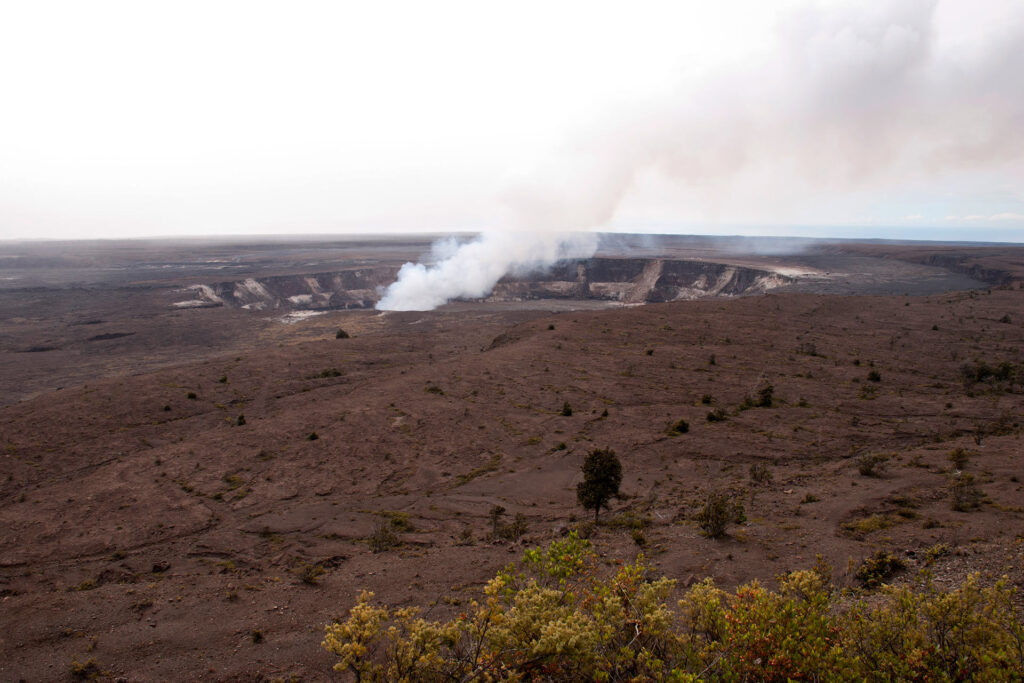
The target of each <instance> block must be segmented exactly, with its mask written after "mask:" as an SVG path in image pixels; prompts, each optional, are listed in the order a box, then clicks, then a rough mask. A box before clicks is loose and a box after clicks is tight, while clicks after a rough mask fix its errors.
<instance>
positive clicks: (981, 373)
mask: <svg viewBox="0 0 1024 683" xmlns="http://www.w3.org/2000/svg"><path fill="white" fill-rule="evenodd" d="M960 376H961V377H962V378H963V381H964V384H965V385H967V387H972V386H974V385H976V384H988V385H990V386H993V387H996V388H1005V389H1008V390H1009V391H1013V389H1014V387H1015V386H1016V385H1019V384H1024V368H1022V367H1021V366H1018V365H1016V364H1014V363H1011V362H1009V361H1001V362H999V363H996V364H994V365H989V364H988V363H987V362H985V361H981V360H976V361H974V362H973V363H965V364H964V365H962V366H961V367H960Z"/></svg>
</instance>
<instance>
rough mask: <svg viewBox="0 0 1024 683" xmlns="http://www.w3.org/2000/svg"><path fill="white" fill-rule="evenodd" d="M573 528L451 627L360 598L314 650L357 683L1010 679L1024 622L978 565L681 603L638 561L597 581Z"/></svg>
mask: <svg viewBox="0 0 1024 683" xmlns="http://www.w3.org/2000/svg"><path fill="white" fill-rule="evenodd" d="M598 568H599V563H598V561H597V558H596V556H595V555H594V554H593V552H592V551H591V549H590V544H589V543H588V542H587V541H585V540H582V539H579V538H578V537H576V535H575V534H571V535H570V536H568V537H567V538H565V539H563V540H558V541H555V542H553V543H552V544H551V545H550V546H549V547H548V548H547V549H532V550H528V551H526V553H525V555H524V557H523V561H522V563H521V567H520V569H519V570H518V571H516V570H515V569H514V567H512V566H509V567H508V568H506V569H505V570H504V571H502V572H500V573H499V574H498V575H497V576H496V577H495V578H493V579H492V580H491V581H490V582H488V584H487V586H486V588H485V589H484V595H483V598H482V600H481V601H479V602H477V601H474V602H472V603H471V605H470V606H469V608H468V609H467V610H466V611H465V612H464V613H462V614H460V615H458V616H457V617H455V618H454V619H452V620H450V621H427V620H425V619H423V618H421V617H420V616H418V612H417V610H416V609H415V608H401V609H395V610H390V609H388V608H387V607H384V606H382V605H378V604H375V603H374V602H373V594H372V593H366V592H364V593H362V594H361V595H360V596H359V599H358V601H357V603H356V605H355V606H354V607H353V608H352V610H351V611H350V613H349V616H348V618H347V619H346V620H345V621H343V622H337V623H333V624H331V625H329V626H328V627H327V633H326V637H325V639H324V641H323V647H325V648H326V649H327V650H329V651H330V652H332V653H334V654H335V655H337V656H338V657H339V661H338V663H337V664H336V665H335V667H334V668H335V669H336V670H337V671H341V672H343V671H351V672H353V673H354V674H355V677H356V680H358V681H455V680H465V681H469V680H473V681H498V680H502V681H552V680H554V681H591V680H598V681H602V680H603V681H622V680H631V681H649V680H669V681H699V680H720V681H755V680H756V681H780V682H782V681H787V680H830V681H863V680H872V681H874V680H922V681H923V680H928V681H954V680H956V681H983V680H1013V679H1015V677H1017V676H1019V675H1020V672H1021V671H1022V670H1024V626H1022V624H1021V620H1020V616H1019V615H1018V614H1017V613H1016V611H1015V608H1014V605H1013V601H1012V600H1013V591H1012V589H1010V588H1008V587H1007V586H1006V584H1005V582H1000V583H997V584H996V585H995V586H993V587H991V588H985V587H982V586H981V584H980V582H979V580H978V577H977V575H974V576H971V577H969V578H968V579H967V581H965V582H964V584H963V585H961V586H960V587H959V588H957V589H956V590H954V591H952V592H949V593H944V592H941V591H938V590H937V589H935V588H934V587H933V586H932V585H931V583H930V582H929V581H927V579H925V580H923V582H922V583H921V584H920V585H919V586H917V587H915V588H909V587H902V588H891V587H888V586H884V587H883V588H882V594H881V595H880V596H878V597H879V599H877V600H872V602H871V604H870V605H867V604H864V603H857V604H855V605H853V606H847V607H844V606H842V605H840V604H839V600H837V598H836V596H835V594H834V593H833V592H832V591H831V590H830V588H829V585H828V577H827V572H826V571H823V570H822V568H818V569H815V570H810V571H796V572H792V573H790V574H787V575H785V576H782V577H780V579H779V580H780V588H779V590H778V591H777V592H774V591H770V590H768V589H766V588H764V587H763V586H761V585H760V584H758V583H757V582H756V581H754V582H752V583H749V584H747V585H744V586H740V587H739V588H737V589H736V590H735V591H734V592H728V591H723V590H721V589H719V588H717V587H715V585H714V583H713V582H712V581H711V580H710V579H707V580H705V581H703V582H700V583H697V584H695V585H694V586H693V587H691V588H690V589H689V590H688V591H687V592H686V594H685V595H683V597H682V599H681V600H679V601H678V602H677V603H676V606H675V608H673V607H672V606H670V602H671V595H672V593H673V591H674V589H675V582H674V581H672V580H670V579H667V578H664V577H663V578H660V579H656V580H651V579H650V578H649V577H648V574H649V571H650V567H649V566H648V565H646V564H645V562H644V559H643V556H641V557H640V558H638V559H637V560H636V562H634V563H632V564H623V565H621V566H620V567H619V569H618V571H616V572H615V573H614V574H613V575H612V576H610V577H606V578H601V577H600V576H598Z"/></svg>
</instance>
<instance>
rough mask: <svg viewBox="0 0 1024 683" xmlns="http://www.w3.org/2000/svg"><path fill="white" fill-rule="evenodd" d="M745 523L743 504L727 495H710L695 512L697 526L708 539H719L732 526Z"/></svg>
mask: <svg viewBox="0 0 1024 683" xmlns="http://www.w3.org/2000/svg"><path fill="white" fill-rule="evenodd" d="M745 521H747V516H746V514H745V512H744V509H743V503H741V502H740V501H739V500H737V499H736V497H735V496H733V495H732V494H729V493H712V494H711V495H709V496H708V500H707V502H706V503H704V507H702V508H701V509H700V511H699V512H697V525H698V526H700V528H701V530H702V531H703V532H704V535H706V536H707V537H708V538H721V537H723V536H725V535H726V533H727V532H728V530H729V527H730V526H732V525H733V524H742V523H743V522H745Z"/></svg>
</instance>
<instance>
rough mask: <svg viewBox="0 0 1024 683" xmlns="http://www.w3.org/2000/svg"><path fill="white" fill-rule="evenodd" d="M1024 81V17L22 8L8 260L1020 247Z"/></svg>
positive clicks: (628, 9)
mask: <svg viewBox="0 0 1024 683" xmlns="http://www.w3.org/2000/svg"><path fill="white" fill-rule="evenodd" d="M1022 74H1024V3H1021V2H1018V1H1015V0H1010V1H1004V2H1000V1H996V0H984V1H982V0H971V1H968V0H963V1H950V0H938V1H932V0H895V1H892V2H843V3H839V2H818V3H807V2H756V1H752V2H731V1H724V2H713V3H712V2H679V1H678V0H677V1H673V2H630V3H595V2H557V3H551V2H523V1H518V2H514V3H513V2H510V3H489V2H443V1H442V2H401V3H396V2H373V3H370V2H365V3H355V2H351V3H349V2H288V3H283V2H275V3H266V2H250V1H238V2H217V1H212V2H180V1H177V2H105V1H102V0H101V1H99V2H47V1H45V0H43V1H31V2H6V3H3V4H2V5H0V239H4V238H68V237H72V238H92V237H125V236H133V237H139V236H155V235H212V234H260V233H291V234H313V233H354V232H355V233H379V232H408V231H432V232H453V231H474V232H483V233H484V235H485V237H484V238H483V239H482V241H481V242H480V243H478V244H477V246H475V247H473V249H474V250H476V253H474V254H472V255H469V256H471V257H472V258H473V259H474V260H476V261H479V259H480V258H483V255H487V258H485V259H484V260H489V259H491V257H492V256H493V257H494V259H497V261H498V262H497V263H492V265H479V264H478V265H479V271H480V272H479V282H478V283H477V284H478V285H479V286H477V287H475V288H474V290H473V291H475V289H480V288H483V289H486V288H487V287H488V286H489V285H487V281H490V280H491V278H492V277H494V274H495V273H497V274H498V275H497V276H498V277H500V274H501V273H503V272H505V271H507V270H508V269H510V268H515V267H521V266H523V265H524V264H526V263H528V262H533V261H544V260H548V259H550V258H554V257H557V256H559V255H571V254H579V253H587V251H588V249H591V248H592V245H589V241H588V240H587V239H586V238H579V237H576V238H564V237H560V236H559V235H560V234H561V233H562V232H563V231H568V230H585V229H601V230H611V231H615V230H623V231H635V232H683V233H719V234H751V235H757V234H784V235H805V236H830V235H832V236H845V237H909V238H918V239H968V240H995V241H1024V182H1022V181H1024V86H1022ZM488 235H490V236H491V237H488ZM442 256H448V257H450V258H458V253H457V252H451V253H446V254H443V255H442ZM469 256H467V258H468V257H469ZM441 260H442V263H443V262H444V261H443V258H442V259H441ZM466 263H467V262H466V261H458V260H456V261H454V262H453V263H452V264H451V265H450V266H449V267H450V268H453V269H455V270H456V271H457V272H458V274H459V275H460V276H462V275H465V273H466ZM450 275H451V273H448V274H447V275H446V274H445V272H438V271H431V272H429V273H428V272H426V271H425V270H423V269H420V270H416V269H413V268H411V269H410V270H409V271H408V277H412V278H420V279H421V281H420V284H421V285H424V286H426V285H430V286H437V285H438V282H435V281H428V282H423V281H422V278H439V279H440V281H447V280H450V279H451V277H450ZM448 294H450V292H449V293H446V294H444V295H443V296H442V298H447V296H448ZM425 303H428V302H416V304H415V305H416V306H422V305H424V304H425Z"/></svg>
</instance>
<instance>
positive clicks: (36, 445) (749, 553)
mask: <svg viewBox="0 0 1024 683" xmlns="http://www.w3.org/2000/svg"><path fill="white" fill-rule="evenodd" d="M191 313H194V314H196V315H204V314H205V313H204V312H203V311H194V312H191ZM1007 315H1008V316H1009V322H1000V320H1001V319H1004V316H1007ZM339 326H342V327H344V328H345V329H347V330H348V331H349V332H350V333H351V334H352V335H353V338H351V339H346V340H336V339H334V334H333V332H334V330H336V329H337V328H338V327H339ZM552 326H553V329H551V328H552ZM936 328H937V329H936ZM262 334H263V335H264V336H262V337H260V339H259V344H254V348H252V349H250V350H248V351H246V352H244V353H242V354H241V355H235V354H232V355H231V356H227V357H221V358H217V359H214V360H207V361H202V362H198V363H189V364H184V365H181V366H178V367H174V368H171V369H164V370H160V371H157V372H153V373H151V374H144V375H139V376H134V377H121V378H117V379H110V380H102V381H90V382H89V384H88V386H87V387H66V388H65V389H64V390H62V391H60V392H56V393H48V394H44V395H40V396H37V397H35V398H33V399H31V400H28V401H24V402H21V403H18V404H14V405H10V406H7V407H4V408H2V409H0V441H2V442H3V443H2V444H0V445H2V447H3V449H4V450H3V453H2V455H0V457H2V458H3V463H4V467H3V470H2V471H3V473H4V477H3V479H4V480H3V481H2V482H0V593H2V596H3V597H2V598H0V600H2V603H0V604H2V610H0V655H2V656H0V679H2V680H11V681H17V680H20V679H24V680H33V681H36V680H61V679H64V678H67V677H68V675H69V674H68V670H69V665H70V664H71V662H72V661H73V660H77V661H80V662H81V661H85V660H86V659H89V658H95V659H96V661H97V662H98V663H99V665H100V666H101V668H102V669H103V670H104V671H105V672H107V674H108V675H109V676H110V677H111V678H118V677H122V678H124V679H125V680H131V681H165V680H232V681H261V680H271V679H274V678H287V677H288V676H296V677H298V679H301V680H309V681H321V680H342V678H341V677H340V676H339V675H336V674H333V672H332V671H331V664H332V660H331V657H330V656H328V654H327V653H326V652H324V651H323V650H322V649H321V648H320V645H319V644H320V641H321V635H322V629H323V625H324V624H325V623H326V622H328V621H330V620H331V619H333V618H337V617H341V616H343V615H345V613H346V610H347V609H348V607H349V606H350V605H351V604H352V603H353V600H354V597H355V595H356V594H357V592H358V591H359V590H360V589H362V588H367V589H371V590H373V591H376V592H377V594H378V596H379V597H380V598H382V599H383V600H385V601H387V602H388V603H391V604H396V605H406V604H415V605H421V606H424V607H427V606H429V605H431V604H433V603H435V602H436V603H437V606H436V607H435V608H434V609H433V610H432V611H431V615H432V616H437V617H440V616H444V615H446V614H450V613H451V611H452V610H454V609H458V607H457V605H458V604H459V603H460V602H463V601H466V600H468V599H469V598H470V597H473V596H474V595H476V593H477V592H478V591H479V589H480V587H481V584H482V582H483V581H485V580H486V579H487V578H489V577H490V576H492V575H493V574H494V572H495V571H496V570H498V569H499V568H500V567H502V566H503V565H505V564H506V563H508V562H509V561H511V560H513V559H515V558H517V557H518V556H519V555H520V554H521V551H522V548H523V547H525V546H529V545H533V544H542V543H546V542H548V541H550V540H551V539H553V538H555V537H557V536H558V535H559V534H560V533H562V532H563V531H564V530H565V528H566V527H570V526H572V525H574V524H576V523H577V521H576V520H577V517H578V518H579V519H580V521H582V520H585V519H587V518H588V516H587V515H586V514H585V513H584V512H583V511H582V510H580V509H579V508H578V507H577V506H576V500H575V493H574V491H575V485H576V483H577V482H578V481H579V479H580V473H579V468H580V464H581V462H582V460H583V458H584V456H585V454H586V453H587V451H588V450H589V449H592V448H595V447H602V448H604V447H610V448H612V449H614V450H615V451H616V452H617V453H618V454H619V456H620V458H621V460H622V463H623V469H624V473H625V481H624V485H623V489H624V492H625V493H626V494H628V497H627V498H625V499H623V500H620V501H616V502H615V503H614V504H613V510H612V511H610V512H608V513H605V514H604V515H603V518H604V519H607V520H609V521H612V522H614V521H616V520H619V521H620V522H622V521H624V520H625V519H626V518H627V517H628V516H629V515H630V514H633V515H636V516H639V517H649V518H650V520H651V524H650V526H648V527H647V528H646V529H644V531H643V535H644V537H645V539H646V549H645V550H646V553H647V555H648V557H649V558H650V559H651V560H652V561H653V563H654V564H655V565H656V566H657V567H658V568H659V570H660V571H661V572H663V573H664V574H666V575H668V576H670V577H673V578H677V579H679V580H680V582H681V583H684V584H685V583H687V582H690V581H692V580H693V579H694V578H699V577H703V576H707V575H710V576H713V577H715V578H716V579H717V580H718V581H719V582H721V583H722V584H724V585H727V586H731V585H735V584H736V583H738V582H744V581H748V580H750V579H753V578H759V579H762V580H766V581H771V580H772V578H773V577H774V576H775V575H777V574H779V573H780V572H782V571H784V570H786V569H792V568H798V567H807V566H810V565H812V564H813V563H814V561H815V556H816V554H819V553H820V554H822V555H823V556H824V558H825V559H827V560H828V561H829V562H831V563H832V564H833V565H834V567H835V570H836V571H835V574H836V580H837V582H838V583H839V584H840V585H852V584H853V579H852V569H853V568H855V566H856V563H858V562H859V561H860V560H861V559H862V558H864V557H865V556H867V555H868V554H870V553H871V552H873V551H874V550H875V549H877V548H885V549H891V550H894V551H897V552H899V553H901V554H903V555H904V557H905V558H906V559H907V560H908V562H909V564H910V566H911V569H914V568H916V567H917V566H919V565H920V564H921V562H922V558H923V554H924V551H925V549H927V548H929V547H931V546H934V545H935V544H937V543H946V544H949V546H950V547H951V548H952V549H953V551H954V552H952V553H951V554H949V555H946V556H943V557H940V558H939V559H938V560H937V562H936V564H935V565H934V569H935V572H936V575H937V577H938V580H939V581H940V583H944V584H951V583H952V582H955V581H957V580H959V579H960V578H962V577H963V576H964V574H965V573H966V572H968V571H971V570H980V571H983V572H984V573H985V574H986V576H989V577H991V576H995V575H1000V574H1003V573H1007V574H1009V576H1010V578H1011V580H1012V581H1013V582H1014V583H1016V584H1017V585H1018V586H1021V585H1022V583H1024V572H1022V566H1024V561H1022V558H1024V488H1022V486H1024V485H1022V484H1021V483H1020V481H1019V479H1020V478H1021V477H1024V467H1022V457H1024V448H1022V441H1021V431H1020V422H1021V420H1022V417H1021V416H1022V414H1024V393H1012V392H1011V391H1006V390H1004V388H1001V387H987V386H978V387H974V388H968V387H966V386H965V384H964V383H963V381H962V379H961V375H960V368H961V365H963V364H964V363H965V362H968V361H972V360H974V359H981V360H985V361H987V362H989V363H998V362H999V361H1008V362H1012V363H1016V364H1022V363H1024V291H1021V290H1019V289H1006V290H993V291H992V292H991V294H986V293H985V292H980V293H968V292H961V293H956V294H950V295H941V296H930V297H878V298H870V297H825V296H814V295H799V294H782V295H770V296H763V297H756V298H747V299H736V300H710V301H700V302H685V303H674V304H664V305H649V306H644V307H638V308H630V309H615V310H604V311H577V312H566V313H561V314H550V313H544V312H540V311H518V312H516V311H501V310H489V311H480V312H473V311H472V310H460V311H454V312H453V311H447V312H446V311H440V312H434V313H403V314H389V315H385V316H380V315H378V314H376V313H373V312H349V313H336V314H328V315H324V316H321V317H319V318H315V319H312V320H309V321H307V322H305V323H300V324H298V325H296V326H292V327H289V328H287V332H286V333H282V334H287V337H282V338H281V342H280V343H278V342H277V341H275V338H274V337H273V332H272V331H271V330H269V328H267V329H266V330H264V332H263V333H262ZM301 337H304V338H305V339H307V341H301V342H298V341H295V339H296V338H301ZM810 352H814V355H812V354H811V353H810ZM712 356H713V357H714V360H715V362H714V364H710V363H709V360H710V359H711V357H712ZM332 369H336V370H337V371H338V373H339V374H338V376H326V377H320V376H319V375H321V374H322V373H323V371H325V370H326V371H329V370H332ZM872 370H873V371H876V372H878V373H879V374H880V378H881V381H879V382H870V381H868V374H869V372H871V371H872ZM324 374H327V375H333V374H334V373H332V372H328V373H324ZM222 379H223V381H221V380H222ZM763 381H767V382H770V383H771V384H772V385H773V386H774V395H775V398H776V405H775V406H774V407H771V408H752V409H749V410H745V411H738V410H737V408H738V406H739V405H740V404H741V403H742V401H743V399H744V397H745V396H746V395H747V394H751V393H754V392H755V391H756V390H757V388H758V386H759V383H761V382H763ZM431 387H436V389H431ZM1015 389H1016V391H1017V392H1021V391H1022V388H1021V387H1019V386H1018V387H1016V388H1015ZM189 392H193V393H194V394H195V395H196V398H194V399H190V398H188V394H189ZM705 394H707V395H709V396H711V397H713V403H712V405H710V406H709V405H704V404H702V403H701V398H702V396H703V395H705ZM563 402H569V403H570V404H571V406H572V408H573V415H572V416H571V417H563V416H561V415H560V414H559V413H560V409H561V407H562V405H563ZM165 406H166V407H167V408H169V409H167V408H165ZM719 407H720V408H722V409H724V410H725V411H726V412H727V414H728V419H727V420H725V421H723V422H714V423H711V422H708V421H707V420H706V419H705V418H706V415H707V413H708V412H709V410H711V409H714V408H719ZM604 410H607V412H608V415H607V417H602V411H604ZM242 414H244V416H245V424H244V425H243V426H238V425H237V422H238V419H237V418H238V416H239V415H242ZM680 418H685V419H686V420H688V421H689V423H690V426H691V428H690V431H689V433H686V434H682V435H678V436H669V435H667V434H666V428H667V427H668V426H669V425H670V424H671V423H674V422H676V421H677V420H679V419H680ZM996 427H999V428H1002V431H1003V432H1004V433H1002V434H1001V435H990V434H989V433H988V432H989V431H991V430H992V429H993V428H996ZM313 432H315V433H316V434H317V435H318V436H319V438H318V439H316V440H310V439H309V436H310V434H311V433H313ZM978 440H980V444H979V443H977V441H978ZM563 442H564V443H565V444H566V448H565V449H564V450H557V446H558V445H559V444H560V443H563ZM957 447H962V448H964V449H967V450H969V451H970V453H971V454H970V459H969V462H968V463H967V465H966V466H965V470H966V472H968V473H972V474H973V475H974V476H975V477H976V478H977V479H978V481H979V482H980V486H981V488H982V490H983V491H984V493H985V494H986V496H987V502H985V503H984V504H983V505H982V506H981V508H980V509H979V510H977V511H974V512H955V511H953V510H952V509H951V508H950V500H949V493H948V486H949V483H950V481H951V479H952V477H953V476H955V475H954V474H953V473H951V471H950V470H951V463H950V461H949V459H948V454H949V453H950V451H951V450H953V449H954V448H957ZM864 454H886V455H889V456H891V459H890V461H889V466H888V468H887V469H886V470H885V471H884V472H883V473H882V476H879V477H867V476H862V475H861V474H860V473H859V472H858V468H857V464H856V461H857V458H858V457H859V456H861V455H864ZM754 463H762V464H765V465H767V466H768V468H769V470H770V472H771V473H772V481H771V482H770V483H765V484H755V483H753V482H751V479H750V476H749V468H750V466H751V465H752V464H754ZM711 490H731V491H733V492H735V493H736V494H737V495H738V496H740V497H741V499H742V500H743V501H744V503H745V506H746V511H747V516H748V518H749V521H748V522H747V523H746V524H744V525H742V527H739V528H736V529H734V530H733V532H732V534H731V536H730V537H728V538H725V539H723V540H710V539H707V538H705V537H703V536H702V535H701V533H700V531H699V529H698V528H697V526H696V525H695V523H694V522H693V514H694V512H695V510H696V509H697V507H698V506H699V505H700V504H701V503H702V502H703V500H704V497H705V496H706V494H707V493H708V492H709V491H711ZM495 504H500V505H502V506H504V507H505V508H506V509H507V510H508V514H509V515H513V514H515V513H522V514H524V515H525V516H526V518H527V520H528V522H529V532H528V533H527V534H526V536H525V537H524V538H522V539H520V541H519V542H518V543H515V544H513V543H509V542H491V541H488V540H486V536H487V533H488V530H489V522H488V520H487V512H488V510H489V509H490V508H491V507H492V506H493V505H495ZM389 511H397V512H403V513H406V514H407V515H408V516H409V521H410V522H411V524H412V526H413V529H412V530H411V531H407V532H404V533H403V534H402V540H403V544H402V545H401V547H399V548H397V549H393V550H389V551H386V552H382V553H378V554H374V553H373V552H371V550H370V548H369V547H368V544H367V543H366V541H365V539H366V538H367V537H368V536H369V535H370V534H371V532H372V530H373V528H374V526H375V524H376V523H377V522H378V521H380V520H381V519H385V518H386V515H387V514H388V513H389ZM870 514H885V515H889V519H890V520H891V521H892V522H893V525H892V526H891V527H889V528H884V529H881V530H877V531H873V532H867V533H858V532H855V531H849V530H846V529H844V528H843V524H844V523H848V522H851V521H855V520H857V519H861V518H863V517H865V516H868V515H870ZM592 541H593V542H594V543H595V545H596V548H597V549H598V551H599V552H600V553H602V554H603V555H606V556H607V557H609V558H631V557H633V556H635V555H636V553H637V552H638V551H639V548H638V546H637V544H636V543H635V542H634V540H633V538H632V536H631V533H630V529H629V528H626V527H625V526H622V525H621V524H620V525H618V526H616V525H608V526H602V527H600V528H599V529H598V530H597V531H596V532H595V533H594V534H593V536H592ZM307 565H308V566H314V565H319V566H321V567H322V568H323V569H324V570H325V571H324V573H323V574H322V575H321V576H319V577H318V578H317V579H316V582H315V583H313V584H307V583H304V582H303V581H302V580H301V574H302V571H303V568H304V567H305V566H307ZM255 631H259V632H260V633H261V635H262V640H261V642H254V638H253V633H254V632H255Z"/></svg>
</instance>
